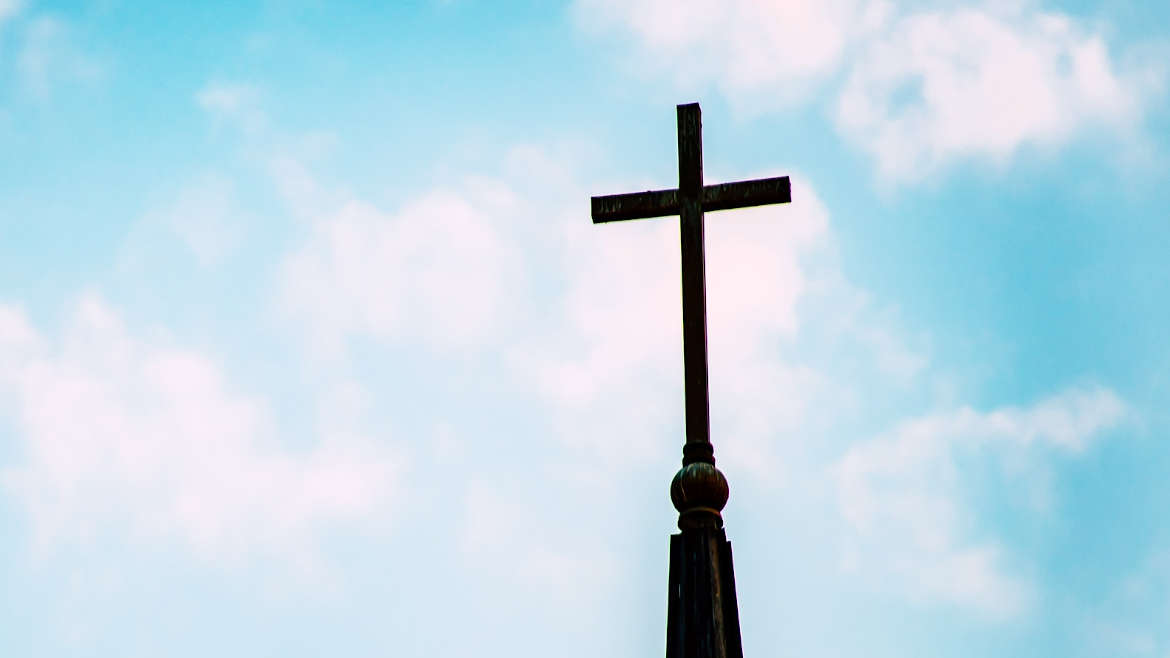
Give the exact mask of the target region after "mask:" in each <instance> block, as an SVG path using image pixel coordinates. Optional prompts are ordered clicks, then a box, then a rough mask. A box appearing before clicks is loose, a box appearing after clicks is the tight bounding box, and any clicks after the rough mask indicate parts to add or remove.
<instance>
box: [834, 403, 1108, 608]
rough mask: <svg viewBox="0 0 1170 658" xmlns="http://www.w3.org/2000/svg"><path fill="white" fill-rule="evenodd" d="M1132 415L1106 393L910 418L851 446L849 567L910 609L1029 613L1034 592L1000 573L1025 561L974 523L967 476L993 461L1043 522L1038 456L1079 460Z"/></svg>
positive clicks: (846, 472)
mask: <svg viewBox="0 0 1170 658" xmlns="http://www.w3.org/2000/svg"><path fill="white" fill-rule="evenodd" d="M1129 413H1130V412H1129V410H1128V407H1127V405H1126V404H1125V402H1124V401H1122V400H1121V399H1120V398H1119V397H1118V396H1117V395H1116V394H1115V393H1113V392H1112V391H1110V390H1108V389H1104V388H1084V389H1070V390H1067V391H1064V392H1062V393H1059V394H1056V395H1053V396H1051V397H1049V398H1046V399H1044V400H1041V401H1040V402H1037V403H1036V404H1034V405H1032V406H1030V407H1023V408H1020V407H1002V408H998V409H994V410H992V411H988V412H979V411H975V410H973V409H971V408H967V407H963V408H959V409H957V410H954V411H949V412H942V413H936V414H931V415H927V416H923V417H919V418H914V419H911V420H908V421H906V422H903V423H902V424H900V425H899V426H898V427H896V428H895V429H894V430H893V431H891V432H889V433H888V434H885V435H882V436H879V437H876V438H874V439H871V440H869V441H866V442H863V443H860V444H858V445H855V446H852V447H851V448H849V450H848V451H847V452H846V453H845V455H844V456H843V457H842V458H841V459H840V461H839V462H838V463H837V464H836V465H835V466H834V468H833V471H834V474H835V479H836V482H837V486H838V501H839V504H840V509H841V513H842V514H843V516H844V518H845V519H846V521H847V522H848V523H849V525H850V526H851V527H852V529H853V532H854V535H853V537H852V539H851V540H850V541H849V546H850V549H849V552H848V554H847V557H846V566H847V567H849V568H850V569H851V570H854V571H856V572H860V573H863V574H867V575H870V576H873V577H874V578H875V580H877V581H884V582H887V583H897V585H890V586H891V587H895V588H897V589H900V590H902V591H903V592H904V593H906V594H908V595H910V596H912V597H915V598H919V599H924V600H927V601H943V602H947V603H951V604H955V605H958V606H962V607H966V608H970V609H974V610H977V611H980V612H982V613H984V614H986V615H989V616H990V617H993V618H1005V617H1013V616H1017V615H1020V614H1023V613H1025V612H1026V611H1028V609H1029V608H1030V607H1031V606H1032V605H1033V604H1034V603H1035V602H1036V597H1037V596H1038V593H1037V592H1036V591H1035V588H1034V586H1033V585H1032V584H1031V583H1029V582H1028V581H1027V579H1026V577H1025V576H1022V575H1018V574H1015V573H1013V571H1012V569H1011V567H1010V566H1008V565H1009V564H1010V563H1011V562H1012V560H1013V558H1015V559H1021V556H1012V555H1010V548H1009V547H1008V546H1007V545H1005V544H1004V542H1003V541H1001V540H999V539H997V538H996V533H995V531H994V530H993V529H990V530H989V529H984V528H983V527H982V526H984V525H986V524H981V523H978V522H977V519H978V518H979V517H980V513H979V512H978V510H977V509H976V508H974V507H972V506H971V504H970V502H969V493H970V492H971V491H973V490H974V489H975V488H976V487H977V485H976V484H975V483H973V482H970V481H967V480H966V479H965V478H964V475H963V473H964V471H965V468H964V465H966V464H968V463H969V460H971V459H975V458H977V457H979V456H982V457H983V458H985V459H990V460H991V463H992V466H993V467H995V468H997V469H999V470H1000V471H1001V472H1002V473H1003V474H1004V475H1005V477H1007V478H1009V479H1011V480H1012V481H1014V482H1017V483H1018V484H1019V490H1020V493H1019V499H1020V500H1019V504H1021V505H1028V504H1029V503H1031V504H1033V505H1034V506H1035V507H1037V508H1038V511H1039V510H1042V509H1043V508H1045V507H1046V506H1047V504H1048V500H1049V498H1050V497H1051V495H1052V494H1051V493H1050V492H1049V491H1048V482H1049V477H1048V471H1047V466H1046V464H1047V462H1046V460H1045V459H1044V458H1043V457H1044V455H1045V454H1046V453H1047V452H1048V451H1052V452H1055V453H1058V454H1065V455H1076V454H1078V453H1080V452H1082V451H1083V450H1084V449H1085V448H1086V447H1087V445H1088V443H1089V442H1090V441H1092V440H1094V439H1097V438H1098V437H1100V436H1101V435H1103V434H1104V433H1106V432H1107V431H1109V430H1112V429H1114V428H1116V427H1117V426H1118V425H1119V424H1120V423H1121V422H1122V421H1124V420H1125V419H1126V418H1127V416H1128V415H1129ZM1037 449H1040V450H1037ZM1030 455H1031V457H1030ZM1036 455H1039V456H1036Z"/></svg>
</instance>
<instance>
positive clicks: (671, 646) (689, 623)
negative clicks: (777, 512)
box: [591, 103, 792, 658]
mask: <svg viewBox="0 0 1170 658" xmlns="http://www.w3.org/2000/svg"><path fill="white" fill-rule="evenodd" d="M678 168H679V174H678V178H679V181H678V188H677V189H673V190H657V191H649V192H635V193H633V194H616V195H611V196H601V197H593V198H592V200H591V201H592V211H593V222H594V223H595V224H599V223H603V222H613V221H620V220H626V219H642V218H647V217H662V216H664V215H678V216H679V236H680V241H681V247H682V293H683V294H682V298H683V308H682V316H683V372H684V380H685V381H684V384H685V392H686V405H685V409H686V443H685V445H684V446H683V467H682V469H681V470H679V472H678V474H676V475H675V476H674V480H673V481H672V482H671V484H670V500H671V502H673V503H674V506H675V509H677V510H678V512H679V516H678V527H679V530H680V532H679V533H678V534H676V535H673V536H671V538H670V575H669V592H668V598H667V624H666V656H667V658H742V656H743V648H742V645H741V642H740V633H739V607H738V605H737V603H736V600H735V574H734V569H733V568H732V563H731V544H730V542H728V541H727V535H726V534H725V533H724V530H723V516H722V514H721V512H722V511H723V506H724V505H726V504H727V496H728V487H727V478H725V477H724V476H723V473H721V472H720V471H719V469H717V468H715V450H714V448H713V447H712V446H711V438H710V420H709V404H708V395H707V299H706V298H707V291H706V273H705V262H704V257H703V213H704V211H714V210H729V209H732V208H745V207H748V206H759V205H764V204H772V203H787V202H789V201H791V200H792V194H791V187H790V184H789V180H788V177H787V176H781V177H778V178H763V179H759V180H750V181H740V182H737V183H724V184H721V185H704V184H703V124H702V118H701V114H700V110H699V104H698V103H691V104H689V105H679V106H678Z"/></svg>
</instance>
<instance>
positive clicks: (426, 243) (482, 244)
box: [281, 181, 517, 353]
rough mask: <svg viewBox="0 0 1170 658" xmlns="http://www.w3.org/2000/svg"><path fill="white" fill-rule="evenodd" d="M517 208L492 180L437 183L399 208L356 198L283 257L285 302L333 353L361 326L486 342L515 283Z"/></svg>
mask: <svg viewBox="0 0 1170 658" xmlns="http://www.w3.org/2000/svg"><path fill="white" fill-rule="evenodd" d="M514 213H515V200H514V199H513V198H512V196H511V192H510V191H509V190H508V189H507V188H506V187H504V186H501V185H498V184H496V183H494V182H487V181H470V182H468V184H467V185H465V186H464V187H463V188H462V189H460V190H458V191H454V190H435V191H432V192H430V193H428V194H426V195H424V196H422V197H421V198H418V199H415V200H414V201H412V202H410V203H409V204H407V205H406V206H404V207H402V208H401V209H399V210H398V212H396V213H393V214H389V213H385V212H383V211H381V210H380V209H378V208H376V207H374V206H373V205H371V204H369V203H366V202H363V201H349V202H347V203H345V204H344V205H343V206H341V207H340V208H338V209H337V210H336V211H334V212H333V213H332V214H331V215H329V216H327V217H325V218H323V219H321V220H319V221H317V222H315V223H314V224H313V226H312V228H311V234H310V236H309V238H308V240H307V241H306V242H305V243H304V244H303V245H302V246H301V247H300V248H299V249H297V250H296V251H295V252H294V253H293V254H292V255H290V256H289V257H288V258H287V259H286V260H285V262H284V263H283V266H282V277H281V297H282V304H283V306H284V308H285V310H286V311H287V312H288V313H290V314H291V315H292V316H294V317H297V318H300V319H301V320H303V323H304V325H305V326H306V328H307V330H308V331H309V333H310V335H311V336H312V337H313V338H314V339H315V342H316V344H317V346H318V347H319V348H320V349H322V350H323V351H324V352H326V353H336V352H337V351H338V350H340V349H341V348H342V347H344V343H345V341H346V340H347V339H348V338H351V337H354V336H362V335H365V336H373V337H376V338H379V339H388V340H403V339H406V340H412V341H418V342H421V343H422V344H427V345H430V346H432V347H434V348H439V349H448V348H458V347H462V346H471V345H478V344H481V343H482V341H483V340H485V339H486V338H488V337H492V336H498V333H497V331H498V329H499V328H500V325H501V322H502V321H503V320H504V319H505V318H506V317H507V313H506V309H507V307H508V306H509V304H510V302H509V300H510V298H511V296H512V295H513V294H514V293H515V290H514V289H511V288H510V286H509V282H512V281H515V278H516V277H515V272H514V269H515V264H516V261H517V259H516V254H515V251H514V245H513V244H512V243H511V242H510V241H508V240H507V239H505V237H504V235H503V233H502V231H503V229H504V226H505V225H506V224H507V223H508V222H510V221H512V220H511V216H512V215H513V214H514Z"/></svg>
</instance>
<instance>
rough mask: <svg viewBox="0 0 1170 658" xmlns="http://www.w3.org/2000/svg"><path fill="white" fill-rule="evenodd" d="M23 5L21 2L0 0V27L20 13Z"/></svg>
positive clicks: (17, 0)
mask: <svg viewBox="0 0 1170 658" xmlns="http://www.w3.org/2000/svg"><path fill="white" fill-rule="evenodd" d="M23 5H24V3H23V2H21V0H0V25H3V24H4V22H5V21H7V20H8V19H10V18H12V17H13V16H15V15H17V14H18V13H20V10H21V9H22V8H23Z"/></svg>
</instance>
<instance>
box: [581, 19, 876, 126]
mask: <svg viewBox="0 0 1170 658" xmlns="http://www.w3.org/2000/svg"><path fill="white" fill-rule="evenodd" d="M574 10H575V15H576V17H577V20H578V22H579V23H580V24H581V25H582V26H584V27H585V28H586V29H587V30H590V31H592V32H595V33H598V34H602V33H609V32H614V31H616V32H618V33H621V35H623V36H624V35H625V34H632V35H633V36H634V38H635V39H634V41H635V44H636V45H637V46H638V48H639V51H640V52H639V53H638V55H637V61H638V62H639V66H645V67H646V68H647V69H648V72H650V73H660V72H664V71H665V72H666V73H667V74H669V75H672V76H673V77H674V78H675V79H676V81H677V82H678V83H679V84H681V85H683V86H685V87H688V88H689V86H693V85H695V84H701V85H706V84H714V85H716V86H717V87H718V88H719V89H720V90H721V91H722V92H723V93H724V94H725V95H727V96H728V97H729V98H730V99H731V100H732V102H733V103H735V104H742V103H743V102H744V99H745V96H746V97H749V98H752V99H753V100H752V104H753V105H757V104H758V105H762V106H764V107H767V106H774V105H777V104H785V103H788V102H793V101H796V100H803V99H804V98H805V96H806V95H807V94H808V93H809V92H810V90H811V87H812V86H813V84H814V83H817V82H819V81H820V80H821V79H822V78H824V77H825V76H827V75H829V74H831V73H832V72H833V71H835V70H836V69H837V68H838V67H839V66H840V63H841V60H842V58H843V57H844V55H845V52H846V45H847V43H848V42H849V41H850V40H851V39H853V38H855V37H856V36H857V35H859V34H862V33H864V32H866V31H868V30H870V29H873V27H874V26H876V25H878V24H880V23H881V21H882V20H883V17H884V15H885V13H886V12H887V10H888V9H887V3H884V2H866V1H864V0H828V1H823V2H814V1H811V0H771V1H764V2H760V1H758V0H729V1H726V0H725V1H722V2H717V1H714V0H683V1H678V2H667V1H665V0H627V1H620V0H578V1H577V3H576V4H575V6H574ZM615 40H616V39H615Z"/></svg>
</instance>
